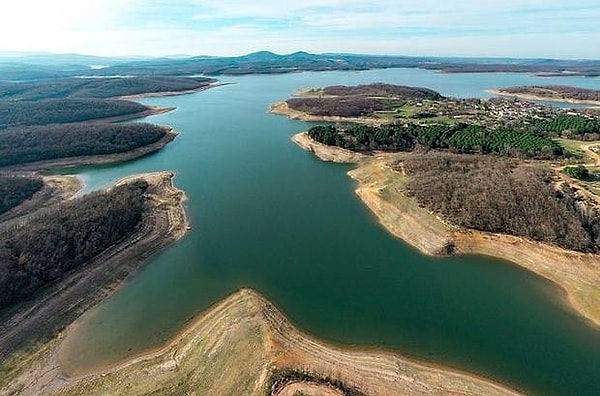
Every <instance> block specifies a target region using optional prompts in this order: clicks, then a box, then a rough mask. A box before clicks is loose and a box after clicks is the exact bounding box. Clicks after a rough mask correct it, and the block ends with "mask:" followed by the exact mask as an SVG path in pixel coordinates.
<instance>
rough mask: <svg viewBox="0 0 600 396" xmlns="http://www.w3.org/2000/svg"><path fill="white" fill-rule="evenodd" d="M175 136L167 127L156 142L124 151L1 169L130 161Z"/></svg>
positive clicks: (12, 169)
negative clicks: (163, 134)
mask: <svg viewBox="0 0 600 396" xmlns="http://www.w3.org/2000/svg"><path fill="white" fill-rule="evenodd" d="M176 137H177V133H175V132H174V131H173V130H172V129H170V128H167V132H166V134H165V136H163V137H162V138H161V139H160V140H158V141H157V142H154V143H152V144H149V145H146V146H143V147H138V148H136V149H133V150H129V151H125V152H123V153H115V154H101V155H86V156H81V157H68V158H59V159H55V160H48V161H36V162H30V163H27V164H19V165H12V166H8V167H5V168H2V170H3V171H18V172H21V171H39V170H47V169H56V168H67V167H74V166H85V165H105V164H114V163H117V162H124V161H130V160H133V159H136V158H140V157H143V156H144V155H147V154H150V153H153V152H155V151H158V150H160V149H162V148H163V147H165V146H166V145H167V144H169V143H171V142H172V141H173V140H175V138H176Z"/></svg>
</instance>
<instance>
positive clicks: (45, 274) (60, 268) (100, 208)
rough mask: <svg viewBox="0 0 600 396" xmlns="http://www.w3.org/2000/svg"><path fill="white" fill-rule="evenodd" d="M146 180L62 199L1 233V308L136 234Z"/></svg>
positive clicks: (28, 294) (140, 216) (25, 296)
mask: <svg viewBox="0 0 600 396" xmlns="http://www.w3.org/2000/svg"><path fill="white" fill-rule="evenodd" d="M146 188H147V184H146V182H144V181H138V182H133V183H130V184H127V185H122V186H119V187H115V188H114V189H112V190H110V191H108V192H106V191H102V192H95V193H92V194H90V195H87V196H85V197H83V198H80V199H76V200H74V201H68V202H64V203H62V204H60V205H58V206H55V207H53V208H52V209H49V210H48V211H46V212H45V213H44V214H42V215H38V216H36V217H34V218H31V219H28V220H27V221H26V223H25V224H21V225H19V226H13V227H11V229H3V230H2V232H1V233H0V309H2V308H5V307H7V306H9V305H11V304H14V303H17V302H19V301H21V300H22V299H24V298H27V297H28V296H31V295H32V294H34V293H35V292H36V291H37V290H38V289H40V288H42V287H43V286H45V285H48V284H50V283H52V282H54V281H56V280H58V279H60V277H61V276H62V275H63V274H65V273H67V272H68V271H71V270H73V269H76V268H78V267H80V266H82V265H83V264H85V263H88V262H89V261H90V260H91V259H93V258H94V257H95V256H97V255H98V254H100V253H102V252H103V251H104V250H105V249H107V248H109V247H111V246H113V245H114V244H116V243H118V242H119V241H120V240H122V239H124V238H126V237H127V236H130V235H132V234H133V233H134V232H135V230H136V227H137V225H138V223H139V222H140V219H141V218H142V212H143V209H144V191H145V189H146Z"/></svg>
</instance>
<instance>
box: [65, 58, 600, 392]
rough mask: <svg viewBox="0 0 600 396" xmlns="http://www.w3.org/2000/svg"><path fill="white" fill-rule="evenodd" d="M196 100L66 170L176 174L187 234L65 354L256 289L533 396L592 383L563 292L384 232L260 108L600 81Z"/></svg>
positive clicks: (94, 350)
mask: <svg viewBox="0 0 600 396" xmlns="http://www.w3.org/2000/svg"><path fill="white" fill-rule="evenodd" d="M222 80H223V82H231V83H234V84H232V85H227V86H222V87H219V88H215V89H211V90H208V91H205V92H201V93H198V94H193V95H186V96H177V97H162V98H152V99H146V100H144V101H143V102H144V103H147V104H152V105H158V106H165V107H166V106H176V107H177V110H175V111H174V112H171V113H168V114H163V115H159V116H155V117H151V118H150V119H148V121H150V122H155V123H160V124H167V125H171V126H172V127H173V128H174V129H175V130H176V131H178V132H179V133H180V135H179V136H178V138H177V139H176V140H175V141H174V142H173V143H171V144H170V145H168V146H167V147H165V148H164V149H162V150H160V151H159V152H157V153H154V154H151V155H148V156H146V157H143V158H140V159H138V160H135V161H131V162H126V163H122V164H118V165H113V166H103V167H89V168H81V169H78V170H76V173H77V174H78V175H80V176H81V177H82V178H83V179H84V181H85V183H86V189H87V190H94V189H97V188H100V187H102V186H105V185H107V184H110V183H111V182H113V181H115V180H117V179H118V178H120V177H124V176H128V175H131V174H135V173H142V172H150V171H158V170H172V171H174V172H176V174H177V177H176V180H175V182H176V184H177V186H178V187H179V188H181V189H183V190H184V191H185V192H186V194H187V195H188V197H189V201H188V202H187V207H188V213H189V216H190V220H191V223H192V225H193V230H192V231H191V232H190V233H189V234H188V236H187V237H185V238H184V239H183V240H182V241H180V242H179V243H177V244H176V245H174V246H173V247H171V248H169V249H167V250H165V251H163V252H162V253H161V254H159V255H158V256H156V257H154V258H153V259H152V260H151V261H150V262H148V263H147V264H146V265H145V266H144V267H143V268H142V269H140V270H139V271H138V272H137V273H136V274H134V276H132V277H131V278H130V280H128V281H127V283H126V284H125V285H124V286H123V287H122V288H120V289H119V290H118V291H117V292H116V293H115V294H114V295H113V296H111V297H110V298H109V299H107V300H106V301H105V302H103V303H102V304H100V305H99V306H97V307H96V308H94V309H93V310H91V311H90V312H88V313H87V314H85V315H84V317H83V318H82V320H81V321H80V323H79V328H78V331H77V337H76V338H75V339H73V340H71V343H70V346H69V353H68V356H67V359H68V360H69V363H70V364H72V365H78V366H81V367H100V366H102V365H106V364H109V363H111V362H115V361H119V360H122V359H125V358H127V357H128V356H132V355H135V354H136V353H140V352H141V351H143V350H146V349H148V348H152V347H155V346H157V345H159V344H160V343H161V342H163V341H164V340H166V339H167V338H169V337H171V336H173V335H174V334H176V333H177V331H178V330H180V329H181V328H182V326H184V325H185V323H186V322H187V321H189V320H190V319H191V318H192V317H193V316H194V315H196V314H197V313H199V312H201V311H202V310H204V309H206V308H207V307H209V306H210V305H211V304H213V303H215V302H216V301H218V300H220V299H222V298H224V297H225V296H227V295H228V294H229V293H231V292H233V291H235V290H237V289H239V288H241V287H252V288H255V289H257V290H258V291H259V292H261V293H262V294H264V295H265V296H266V297H267V298H269V299H270V300H271V301H272V302H273V303H275V304H276V305H277V306H278V307H280V308H281V309H282V311H283V312H284V313H285V314H286V315H287V316H288V317H289V318H290V319H291V320H292V321H293V322H294V323H295V324H297V325H298V326H299V327H300V328H301V329H302V330H303V331H306V332H308V333H311V334H313V335H315V336H316V337H319V338H321V339H324V340H328V341H330V342H334V343H339V344H342V345H351V346H359V347H368V348H372V347H376V348H385V349H389V350H393V351H397V352H399V353H402V354H404V355H408V356H412V357H415V358H418V359H421V360H426V361H430V362H433V363H436V364H442V365H445V366H449V367H453V368H457V369H461V370H465V371H469V372H472V373H476V374H478V375H482V376H486V377H489V378H491V379H493V380H495V381H499V382H502V383H506V384H508V385H509V386H512V387H514V388H516V389H519V390H523V391H526V392H529V393H533V394H544V395H594V394H597V392H598V389H600V370H598V367H600V331H599V329H598V328H595V327H592V326H591V325H589V324H588V323H587V322H585V321H584V320H583V319H581V318H580V317H579V316H577V315H576V314H575V313H574V312H573V311H572V310H571V309H570V308H569V307H567V306H566V305H565V304H564V302H563V301H562V299H561V294H560V291H558V290H557V289H556V288H554V287H553V286H552V285H551V284H549V283H548V282H546V281H543V280H541V279H540V278H538V277H537V276H535V275H533V274H531V273H529V272H527V271H524V270H522V269H520V268H518V267H516V266H515V265H512V264H510V263H507V262H504V261H501V260H496V259H492V258H486V257H453V258H448V259H437V258H430V257H425V256H423V255H421V254H419V253H418V252H416V251H415V250H414V249H412V248H411V247H409V246H407V245H406V244H404V243H402V242H401V241H398V240H396V239H394V238H393V237H391V236H390V235H389V234H387V233H386V231H385V230H384V229H382V228H381V227H380V226H379V225H378V224H377V222H376V220H375V218H374V216H372V215H371V213H370V212H369V211H368V209H367V208H366V207H365V206H364V205H363V204H362V203H361V202H360V201H359V199H358V198H357V197H356V196H355V194H354V192H353V190H354V185H353V182H352V181H351V179H350V178H349V177H348V176H347V175H346V172H347V171H348V170H349V169H351V167H350V166H347V165H336V164H330V163H324V162H321V161H320V160H318V159H316V158H314V157H313V156H312V155H311V154H310V153H306V152H304V151H303V150H301V149H300V148H298V147H297V146H296V145H295V144H293V143H292V142H291V141H290V136H291V135H293V134H294V133H296V132H299V131H302V130H306V129H307V128H308V127H309V124H307V123H304V122H299V121H291V120H288V119H286V118H284V117H280V116H274V115H270V114H268V113H267V109H268V105H269V104H270V103H272V102H276V101H281V100H284V99H286V98H287V97H289V95H290V94H291V93H292V92H293V91H294V90H296V89H299V88H303V87H318V86H326V85H334V84H347V85H350V84H359V83H370V82H377V81H380V82H387V83H394V84H405V85H413V86H425V87H429V88H433V89H435V90H438V91H439V92H441V93H442V94H444V95H449V96H458V97H488V96H489V95H488V94H487V93H485V90H486V89H493V88H500V87H506V86H513V85H526V84H527V85H533V84H536V85H539V84H572V85H576V86H581V87H588V88H595V89H600V79H590V78H581V77H562V78H541V77H533V76H529V75H523V74H508V73H498V74H442V73H436V72H431V71H426V70H418V69H389V70H373V71H365V72H323V73H297V74H288V75H278V76H246V77H235V78H229V77H225V78H222Z"/></svg>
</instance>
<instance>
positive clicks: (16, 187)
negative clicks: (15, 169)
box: [0, 175, 44, 214]
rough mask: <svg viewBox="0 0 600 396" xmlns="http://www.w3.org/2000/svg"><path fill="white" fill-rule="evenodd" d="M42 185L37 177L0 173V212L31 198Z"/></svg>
mask: <svg viewBox="0 0 600 396" xmlns="http://www.w3.org/2000/svg"><path fill="white" fill-rule="evenodd" d="M43 185H44V183H43V182H42V179H40V178H37V177H17V176H5V175H0V214H2V213H5V212H7V211H9V210H11V209H12V208H14V207H15V206H17V205H19V204H21V203H22V202H24V201H25V200H27V199H29V198H31V197H32V196H33V194H35V193H36V192H38V191H39V190H40V189H41V188H42V186H43Z"/></svg>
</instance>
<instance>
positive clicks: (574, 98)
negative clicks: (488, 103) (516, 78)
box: [489, 85, 600, 106]
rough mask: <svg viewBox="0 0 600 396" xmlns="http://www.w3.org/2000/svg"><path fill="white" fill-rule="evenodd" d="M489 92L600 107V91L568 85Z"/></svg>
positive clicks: (504, 89) (521, 87)
mask: <svg viewBox="0 0 600 396" xmlns="http://www.w3.org/2000/svg"><path fill="white" fill-rule="evenodd" d="M489 92H491V93H493V94H496V95H501V96H507V97H517V98H521V99H525V100H547V101H551V102H569V103H581V104H589V105H593V106H600V91H599V90H596V89H586V88H577V87H570V86H566V85H541V86H538V85H532V86H520V87H509V88H501V89H497V90H490V91H489Z"/></svg>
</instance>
